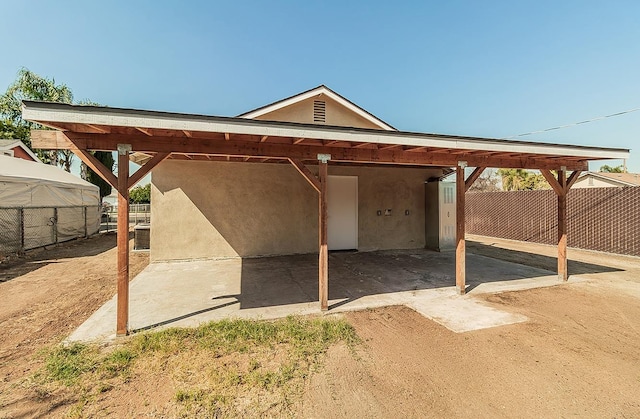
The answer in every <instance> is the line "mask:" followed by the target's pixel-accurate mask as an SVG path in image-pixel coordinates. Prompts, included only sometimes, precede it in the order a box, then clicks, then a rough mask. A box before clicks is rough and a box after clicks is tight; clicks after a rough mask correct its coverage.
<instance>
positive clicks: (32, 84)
mask: <svg viewBox="0 0 640 419" xmlns="http://www.w3.org/2000/svg"><path fill="white" fill-rule="evenodd" d="M22 100H45V101H48V102H62V103H72V102H73V93H72V92H71V89H69V87H67V86H66V85H65V84H56V81H55V79H47V78H45V77H41V76H39V75H37V74H36V73H34V72H32V71H29V70H28V69H26V68H21V69H20V71H18V77H17V78H16V80H15V81H14V82H13V83H12V84H11V85H10V86H9V87H8V88H7V91H6V92H5V93H4V94H3V95H2V96H0V120H1V121H2V122H1V125H0V136H1V137H2V138H15V139H18V140H22V142H24V143H25V144H26V145H27V147H29V148H32V147H31V139H30V130H31V129H45V127H42V126H40V125H38V124H34V123H31V122H28V121H25V120H23V119H22ZM34 152H35V153H36V154H37V155H38V157H39V158H40V159H41V160H42V161H44V162H45V163H52V164H57V163H58V162H61V163H62V164H61V165H62V166H63V167H64V169H65V170H67V171H70V170H71V161H72V160H73V153H71V152H70V151H68V150H65V151H60V152H56V151H52V152H45V151H42V150H34ZM58 157H60V158H58Z"/></svg>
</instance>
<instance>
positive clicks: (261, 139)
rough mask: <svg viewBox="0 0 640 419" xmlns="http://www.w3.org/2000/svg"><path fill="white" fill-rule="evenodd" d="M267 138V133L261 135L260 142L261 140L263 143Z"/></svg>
mask: <svg viewBox="0 0 640 419" xmlns="http://www.w3.org/2000/svg"><path fill="white" fill-rule="evenodd" d="M267 139H269V136H268V135H263V136H262V137H261V138H260V142H261V143H264V142H265V141H267Z"/></svg>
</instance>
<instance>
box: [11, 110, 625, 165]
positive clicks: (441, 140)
mask: <svg viewBox="0 0 640 419" xmlns="http://www.w3.org/2000/svg"><path fill="white" fill-rule="evenodd" d="M48 105H49V104H45V103H35V107H33V108H30V107H29V106H27V105H26V104H23V109H22V117H23V119H25V120H28V121H33V122H42V123H46V122H52V123H53V122H58V123H75V124H95V125H106V126H120V127H132V128H135V127H142V128H152V129H153V128H155V129H167V130H178V131H182V130H187V131H201V132H215V133H229V134H246V135H256V136H265V135H266V136H269V137H289V138H307V139H317V140H329V141H332V140H335V141H351V142H359V143H373V144H398V145H406V146H415V147H433V148H449V149H456V150H478V151H500V152H507V153H526V154H541V155H552V156H562V157H583V158H588V159H590V160H605V159H628V158H629V150H626V149H615V148H614V149H612V148H606V149H604V148H599V147H587V146H571V145H562V144H548V143H533V142H524V141H508V140H494V139H485V138H473V137H465V138H449V137H447V136H441V135H438V134H423V133H411V132H400V131H382V130H380V131H378V130H363V129H350V128H340V127H327V126H322V125H317V126H310V125H301V124H289V123H282V122H272V121H259V120H246V121H245V120H242V119H240V118H225V117H209V118H215V119H209V118H208V117H204V116H194V115H181V114H171V115H169V116H167V115H166V114H160V115H154V114H153V113H151V112H148V113H146V114H140V113H139V111H137V112H136V111H135V110H131V111H132V112H129V111H128V110H125V109H117V110H116V109H109V110H108V111H100V110H95V111H92V112H87V110H75V109H73V108H71V109H70V110H61V109H59V106H58V104H51V108H46V106H48ZM56 107H57V108H58V109H55V108H56ZM190 141H193V140H190Z"/></svg>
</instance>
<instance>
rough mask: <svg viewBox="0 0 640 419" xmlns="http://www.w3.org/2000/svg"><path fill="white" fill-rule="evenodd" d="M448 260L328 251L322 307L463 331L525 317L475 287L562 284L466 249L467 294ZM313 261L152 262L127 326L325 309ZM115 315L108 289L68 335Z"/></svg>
mask: <svg viewBox="0 0 640 419" xmlns="http://www.w3.org/2000/svg"><path fill="white" fill-rule="evenodd" d="M454 259H455V255H454V254H453V253H438V252H431V251H428V250H422V249H417V250H394V251H379V252H366V253H359V252H346V253H340V252H338V253H331V255H330V258H329V269H330V272H329V311H328V313H339V312H344V311H355V310H363V309H368V308H377V307H384V306H391V305H407V306H409V307H411V308H413V309H414V310H416V311H417V312H419V313H421V314H422V315H424V316H426V317H428V318H430V319H433V320H434V321H436V322H438V323H440V324H442V325H444V326H445V327H447V328H449V329H450V330H453V331H454V332H465V331H469V330H477V329H480V328H485V327H493V326H498V325H504V324H512V323H517V322H522V321H525V320H526V318H525V317H524V316H521V315H516V314H512V313H507V312H503V311H500V310H497V309H495V308H493V307H489V306H487V305H485V304H483V303H481V302H480V301H479V300H477V299H475V298H474V297H473V295H474V294H479V293H483V292H501V291H511V290H519V289H527V288H533V287H540V286H553V285H558V284H559V282H558V280H557V276H556V275H555V274H554V273H553V272H549V271H546V270H543V269H537V268H532V267H528V266H524V265H519V264H515V263H510V262H504V261H500V260H496V259H492V258H488V257H484V256H478V255H474V254H468V255H467V283H468V294H467V295H465V296H459V295H457V294H456V292H455V288H454V287H453V284H455V264H454ZM317 266H318V261H317V256H316V255H293V256H279V257H268V258H256V259H226V260H200V261H188V262H167V263H153V264H150V265H149V266H148V267H147V268H146V269H145V270H144V271H142V272H141V273H140V274H139V275H138V276H137V277H136V278H135V279H134V280H133V281H132V282H131V285H130V325H129V326H130V330H132V331H141V330H147V329H154V328H161V327H171V326H181V327H189V326H196V325H198V324H200V323H203V322H207V321H212V320H219V319H222V318H249V319H275V318H280V317H286V316H288V315H310V314H315V315H320V314H323V313H322V312H321V311H320V309H319V305H318V302H317V301H318V282H317ZM572 281H574V278H573V277H572ZM115 318H116V299H115V297H114V298H113V299H111V300H110V301H108V302H107V303H106V304H105V305H104V306H103V307H101V308H100V309H99V310H98V311H96V313H94V314H93V315H92V316H91V317H90V318H89V319H88V320H87V321H86V322H85V323H84V324H82V325H81V326H80V327H79V328H78V329H77V330H76V331H75V332H74V333H73V334H71V336H69V338H68V339H69V340H70V341H87V340H104V339H112V338H114V337H115Z"/></svg>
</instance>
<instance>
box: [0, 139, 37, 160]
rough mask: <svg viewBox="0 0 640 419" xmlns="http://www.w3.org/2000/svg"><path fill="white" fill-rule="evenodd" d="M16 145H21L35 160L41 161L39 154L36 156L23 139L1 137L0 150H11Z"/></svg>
mask: <svg viewBox="0 0 640 419" xmlns="http://www.w3.org/2000/svg"><path fill="white" fill-rule="evenodd" d="M16 147H20V148H21V149H22V150H24V152H25V153H27V154H28V155H29V156H30V157H31V158H32V159H33V161H36V162H40V159H39V158H38V156H36V155H35V154H34V153H33V151H31V150H30V149H29V147H27V146H26V145H25V144H24V143H23V142H22V141H20V140H17V139H8V140H5V139H0V151H2V150H11V149H13V148H16Z"/></svg>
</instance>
